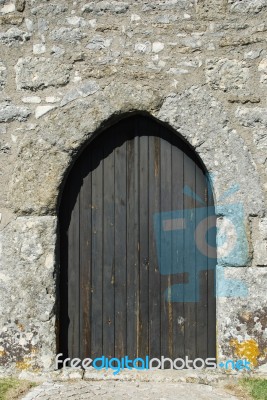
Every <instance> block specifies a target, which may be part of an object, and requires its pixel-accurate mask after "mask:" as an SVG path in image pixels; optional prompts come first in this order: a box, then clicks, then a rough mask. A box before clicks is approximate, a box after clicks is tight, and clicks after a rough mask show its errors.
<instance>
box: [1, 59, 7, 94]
mask: <svg viewBox="0 0 267 400" xmlns="http://www.w3.org/2000/svg"><path fill="white" fill-rule="evenodd" d="M6 80H7V69H6V67H5V65H4V63H3V62H2V61H0V90H2V89H3V88H4V87H5V84H6Z"/></svg>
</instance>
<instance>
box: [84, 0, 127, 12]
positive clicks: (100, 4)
mask: <svg viewBox="0 0 267 400" xmlns="http://www.w3.org/2000/svg"><path fill="white" fill-rule="evenodd" d="M128 9H129V4H128V3H126V2H122V1H91V2H90V3H88V4H86V5H85V6H84V7H83V9H82V11H83V12H86V13H94V14H104V13H105V12H110V13H112V14H124V13H126V12H127V11H128Z"/></svg>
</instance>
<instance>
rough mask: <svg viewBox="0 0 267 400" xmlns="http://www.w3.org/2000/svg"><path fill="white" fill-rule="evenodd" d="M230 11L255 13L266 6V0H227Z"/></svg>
mask: <svg viewBox="0 0 267 400" xmlns="http://www.w3.org/2000/svg"><path fill="white" fill-rule="evenodd" d="M228 3H229V5H230V12H232V13H244V14H247V13H251V14H257V13H259V12H260V11H262V10H263V9H264V8H266V7H267V0H242V1H240V0H228Z"/></svg>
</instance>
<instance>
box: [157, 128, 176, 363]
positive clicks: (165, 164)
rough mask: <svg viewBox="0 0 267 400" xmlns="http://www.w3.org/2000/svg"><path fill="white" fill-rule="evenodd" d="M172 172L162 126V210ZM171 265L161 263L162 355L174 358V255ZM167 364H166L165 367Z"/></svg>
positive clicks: (166, 207)
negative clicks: (170, 296) (172, 295)
mask: <svg viewBox="0 0 267 400" xmlns="http://www.w3.org/2000/svg"><path fill="white" fill-rule="evenodd" d="M171 174H172V154H171V143H170V137H169V134H168V131H167V132H166V129H165V128H161V138H160V210H161V212H170V211H171V207H172V204H171V203H172V198H171V184H172V180H171ZM160 246H161V249H160V254H161V263H164V259H165V256H164V254H166V253H168V254H170V255H172V240H171V233H170V234H169V235H168V239H167V240H165V241H161V243H160ZM170 260H171V265H170V266H169V265H164V266H163V265H161V276H160V278H161V355H163V356H164V357H168V358H172V346H173V336H172V331H173V319H172V318H173V315H172V304H173V303H172V299H171V298H169V296H167V297H166V292H167V291H168V292H169V290H170V289H171V286H172V272H173V271H172V257H170ZM166 367H167V364H166V365H165V368H166Z"/></svg>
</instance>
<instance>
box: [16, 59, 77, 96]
mask: <svg viewBox="0 0 267 400" xmlns="http://www.w3.org/2000/svg"><path fill="white" fill-rule="evenodd" d="M71 68H72V67H71V65H67V64H62V63H61V62H59V61H57V60H55V59H50V58H44V57H41V58H33V57H26V58H20V59H19V60H18V63H17V65H16V66H15V70H16V82H17V88H18V90H20V89H28V90H38V89H44V88H46V87H49V86H54V87H59V86H63V85H65V84H67V83H68V82H69V79H70V70H71ZM51 71H53V73H51Z"/></svg>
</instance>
